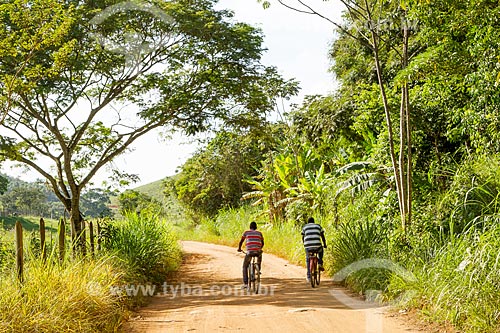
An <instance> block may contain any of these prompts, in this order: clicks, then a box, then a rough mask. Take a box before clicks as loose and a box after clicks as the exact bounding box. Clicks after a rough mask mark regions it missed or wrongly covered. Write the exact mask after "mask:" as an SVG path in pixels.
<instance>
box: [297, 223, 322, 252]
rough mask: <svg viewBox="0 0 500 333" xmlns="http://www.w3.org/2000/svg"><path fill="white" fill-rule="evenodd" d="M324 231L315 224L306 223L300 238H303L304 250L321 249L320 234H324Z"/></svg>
mask: <svg viewBox="0 0 500 333" xmlns="http://www.w3.org/2000/svg"><path fill="white" fill-rule="evenodd" d="M324 232H325V231H324V229H323V228H322V227H321V226H320V225H319V224H316V223H307V224H306V225H305V226H304V227H303V228H302V236H303V237H304V248H305V249H306V250H312V249H316V248H320V247H322V246H323V245H322V243H321V234H324Z"/></svg>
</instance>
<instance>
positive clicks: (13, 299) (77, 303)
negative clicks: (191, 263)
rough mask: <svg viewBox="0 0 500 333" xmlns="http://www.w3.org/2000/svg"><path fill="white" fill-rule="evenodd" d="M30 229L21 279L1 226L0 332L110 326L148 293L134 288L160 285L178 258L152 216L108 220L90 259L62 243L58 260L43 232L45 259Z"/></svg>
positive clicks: (10, 238) (9, 234) (9, 235)
mask: <svg viewBox="0 0 500 333" xmlns="http://www.w3.org/2000/svg"><path fill="white" fill-rule="evenodd" d="M54 223H55V222H54V221H49V224H54ZM101 223H102V222H101ZM4 227H5V225H4ZM37 234H38V233H37V232H36V233H35V232H30V233H28V232H26V231H25V237H26V238H27V239H26V240H25V252H26V255H25V268H24V271H25V274H24V281H23V282H22V283H21V282H20V281H19V280H18V277H17V274H16V268H15V267H16V266H15V250H14V235H13V231H12V230H9V229H2V230H1V231H0V332H61V331H64V332H82V333H83V332H116V331H117V330H118V329H119V328H120V326H121V325H122V324H123V321H124V320H126V318H128V316H129V314H130V310H131V309H132V308H133V307H134V306H137V305H139V304H144V302H147V296H151V295H147V294H144V291H145V289H140V288H138V287H139V286H140V285H144V286H145V285H154V284H161V283H162V282H163V281H165V279H166V276H167V274H169V273H170V272H172V271H173V270H175V269H176V268H177V267H178V265H179V264H180V261H181V255H180V248H179V246H178V243H177V239H176V237H175V236H174V235H173V233H172V232H171V231H170V227H169V226H168V224H167V222H166V221H165V220H164V219H160V218H158V216H154V215H151V216H148V215H141V216H140V217H138V216H137V215H135V214H130V215H128V216H127V217H126V218H124V219H122V220H116V221H111V220H110V221H109V222H108V223H106V224H105V225H103V233H102V235H101V242H102V249H101V250H100V251H98V252H97V253H96V254H95V256H93V257H92V256H90V254H88V256H87V257H85V258H82V257H80V256H74V255H71V251H70V248H69V247H68V248H67V251H66V252H67V253H68V255H67V256H66V257H65V259H64V260H63V261H62V262H61V261H60V260H59V257H58V249H57V246H56V245H55V244H54V242H51V237H47V240H48V244H47V251H48V258H47V260H46V261H45V262H44V261H43V260H42V259H41V257H40V240H39V239H38V236H37ZM55 238H56V237H54V239H55Z"/></svg>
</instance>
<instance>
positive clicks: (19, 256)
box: [16, 221, 24, 283]
mask: <svg viewBox="0 0 500 333" xmlns="http://www.w3.org/2000/svg"><path fill="white" fill-rule="evenodd" d="M16 263H17V278H18V279H19V281H20V282H21V283H22V282H23V281H24V276H23V268H24V267H23V266H24V255H23V226H22V224H21V222H19V221H17V222H16Z"/></svg>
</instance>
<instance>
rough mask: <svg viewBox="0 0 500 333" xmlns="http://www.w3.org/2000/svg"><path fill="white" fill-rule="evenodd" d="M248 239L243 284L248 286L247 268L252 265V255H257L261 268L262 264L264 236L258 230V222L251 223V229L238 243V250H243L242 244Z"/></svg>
mask: <svg viewBox="0 0 500 333" xmlns="http://www.w3.org/2000/svg"><path fill="white" fill-rule="evenodd" d="M245 240H246V243H245V245H246V248H247V254H246V256H245V259H244V260H243V284H244V285H245V286H246V285H247V284H248V274H247V269H248V265H250V260H251V258H252V257H257V264H258V265H259V270H260V267H261V264H262V248H263V247H264V236H262V233H261V232H260V231H257V223H255V222H252V223H250V230H247V231H245V232H244V233H243V236H241V240H240V244H239V245H238V252H241V246H242V245H243V242H244V241H245Z"/></svg>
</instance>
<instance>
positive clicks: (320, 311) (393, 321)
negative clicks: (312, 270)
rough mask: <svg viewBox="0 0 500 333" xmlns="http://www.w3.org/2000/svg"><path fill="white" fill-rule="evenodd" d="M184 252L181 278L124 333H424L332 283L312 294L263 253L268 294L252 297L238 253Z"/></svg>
mask: <svg viewBox="0 0 500 333" xmlns="http://www.w3.org/2000/svg"><path fill="white" fill-rule="evenodd" d="M183 248H184V252H185V254H186V260H185V263H184V264H183V265H182V267H181V270H180V273H179V274H178V276H179V278H177V279H174V280H172V281H167V283H166V284H164V285H163V286H162V287H161V288H160V289H159V290H157V291H158V292H159V293H158V295H156V296H154V297H153V300H152V302H151V303H150V304H149V305H148V306H147V307H145V308H143V309H142V310H141V311H140V312H139V313H138V314H137V316H136V317H135V318H134V319H133V320H131V321H130V322H129V323H127V325H125V327H124V329H125V332H129V333H138V332H152V333H154V332H288V333H291V332H301V333H302V332H325V333H326V332H342V333H346V332H353V333H362V332H366V333H368V332H369V333H382V332H383V333H399V332H406V333H408V332H423V331H422V330H417V329H415V328H409V327H405V326H404V325H405V323H404V321H403V319H401V318H399V317H398V318H394V317H390V316H388V315H387V314H385V313H384V311H385V309H383V308H369V309H366V307H367V305H368V304H367V303H366V302H364V301H361V300H358V299H355V298H349V297H348V296H346V294H345V293H346V291H345V290H344V289H343V288H340V287H338V286H334V285H333V283H332V282H330V281H328V280H323V281H322V283H321V285H320V287H319V288H317V289H316V288H315V289H312V288H311V286H310V285H309V284H308V283H307V281H306V280H305V269H304V268H302V267H298V266H295V265H291V264H289V263H288V262H287V261H285V260H283V259H281V258H278V257H275V256H272V255H269V254H265V253H264V257H263V264H262V271H263V273H262V288H263V289H262V290H261V294H259V295H248V294H247V293H246V291H244V290H242V289H241V285H242V281H241V264H242V261H243V255H242V254H239V253H237V252H236V249H234V248H230V247H225V246H220V245H212V244H206V243H198V242H183ZM346 304H347V305H346ZM363 307H364V308H365V309H360V308H363Z"/></svg>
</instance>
